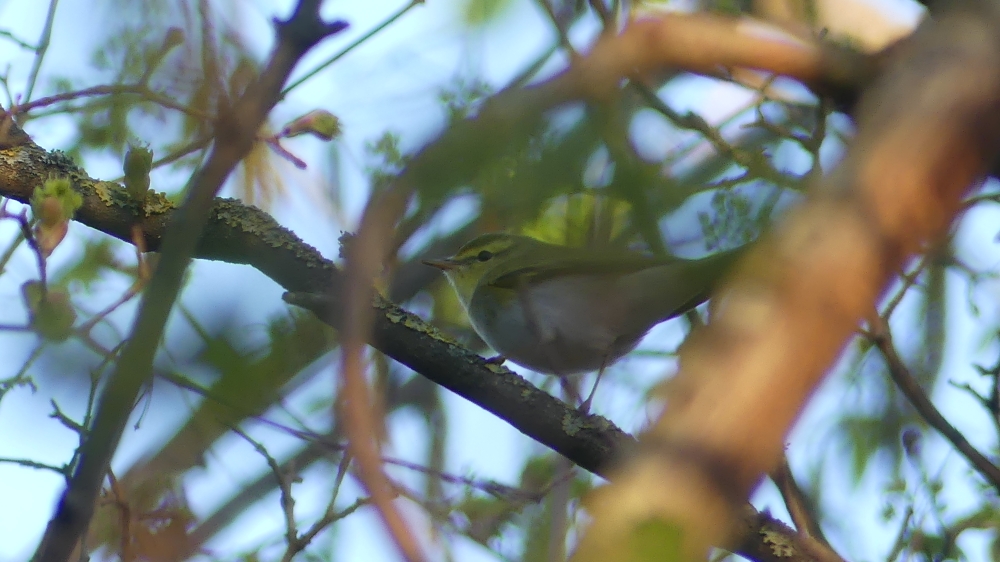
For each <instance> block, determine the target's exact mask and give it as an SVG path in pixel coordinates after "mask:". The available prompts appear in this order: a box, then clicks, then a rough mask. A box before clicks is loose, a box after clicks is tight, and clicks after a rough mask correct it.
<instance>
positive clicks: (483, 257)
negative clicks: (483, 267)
mask: <svg viewBox="0 0 1000 562" xmlns="http://www.w3.org/2000/svg"><path fill="white" fill-rule="evenodd" d="M476 259H477V260H479V261H490V260H491V259H493V252H491V251H489V250H483V251H482V252H479V255H477V256H476Z"/></svg>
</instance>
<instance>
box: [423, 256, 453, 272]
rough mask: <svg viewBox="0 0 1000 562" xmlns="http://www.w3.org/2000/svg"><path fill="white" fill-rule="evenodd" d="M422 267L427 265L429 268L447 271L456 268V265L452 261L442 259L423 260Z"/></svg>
mask: <svg viewBox="0 0 1000 562" xmlns="http://www.w3.org/2000/svg"><path fill="white" fill-rule="evenodd" d="M423 262H424V265H429V266H431V267H436V268H438V269H440V270H441V271H448V270H451V269H455V268H456V267H458V264H457V263H455V261H454V260H452V259H449V258H444V259H440V260H423Z"/></svg>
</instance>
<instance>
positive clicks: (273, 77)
mask: <svg viewBox="0 0 1000 562" xmlns="http://www.w3.org/2000/svg"><path fill="white" fill-rule="evenodd" d="M275 24H276V26H277V35H278V42H277V45H276V46H275V50H274V52H273V53H272V55H271V59H270V61H269V62H268V64H267V66H266V68H265V69H264V71H263V73H262V74H261V75H260V77H259V79H258V80H257V82H256V83H255V84H254V85H252V86H251V87H250V88H248V89H247V91H246V93H245V94H244V95H243V96H242V97H241V98H240V99H239V100H238V101H237V102H236V104H235V105H234V106H233V107H232V109H231V110H229V111H228V112H226V113H224V114H222V115H220V117H219V121H218V123H217V124H216V130H215V144H214V146H213V148H212V152H211V154H210V155H209V157H208V160H207V161H206V163H205V165H204V166H203V167H202V168H201V169H200V170H198V171H197V172H196V173H195V174H194V175H193V176H192V178H191V180H190V181H189V183H188V185H187V187H186V192H187V194H186V198H185V202H184V204H183V205H182V206H181V207H180V208H179V209H178V210H177V212H176V213H175V216H174V217H173V221H172V222H171V224H170V225H169V227H168V229H167V232H166V235H165V236H164V244H163V246H162V248H161V249H160V254H161V259H160V263H159V265H158V267H157V270H156V273H155V274H154V276H153V278H152V280H151V282H150V285H149V288H148V290H147V292H146V294H145V295H144V297H143V299H142V303H141V304H140V307H139V314H138V317H137V319H136V321H135V325H134V327H133V330H132V336H131V338H130V339H129V341H128V343H127V344H126V345H125V347H124V349H123V351H122V354H121V358H120V359H119V361H118V363H117V365H116V366H115V369H114V370H113V372H112V374H111V376H110V378H109V379H108V381H107V383H106V384H105V387H104V390H103V393H102V395H101V397H100V399H99V403H98V407H97V412H96V414H95V417H94V422H93V425H92V427H91V428H90V432H89V434H88V436H87V439H86V441H85V442H84V443H83V445H82V446H81V447H80V450H79V463H78V465H77V467H76V471H75V472H74V474H73V476H72V478H71V479H70V482H69V485H68V487H67V489H66V491H65V492H64V494H63V496H62V499H61V500H60V502H59V505H58V507H57V508H56V513H55V515H54V516H53V518H52V520H51V521H50V522H49V526H48V529H46V533H45V536H44V537H43V538H42V542H41V544H40V546H39V549H38V551H37V552H36V553H35V557H34V559H35V560H36V561H38V562H65V561H66V560H67V559H68V558H69V556H70V554H71V553H72V552H73V550H74V549H75V548H76V547H77V544H78V543H79V542H80V538H81V537H82V536H83V533H84V531H85V529H86V528H87V525H88V524H89V522H90V519H91V517H92V516H93V512H94V503H95V501H96V500H97V496H98V493H99V491H100V489H101V483H102V482H103V481H104V477H105V474H106V472H107V469H108V465H109V463H110V461H111V456H112V455H113V454H114V451H115V449H116V448H117V447H118V442H119V440H120V439H121V435H122V432H123V431H124V428H125V425H126V423H127V422H128V417H129V415H130V413H131V411H132V406H133V404H134V403H135V400H136V397H137V396H138V393H139V390H140V388H141V387H142V385H143V383H144V382H145V381H146V380H147V379H148V378H149V376H150V373H151V370H152V361H153V355H154V353H155V352H156V348H157V345H158V344H159V341H160V338H161V336H162V334H163V327H164V325H165V324H166V321H167V316H168V315H169V313H170V310H171V309H172V308H173V304H174V301H175V300H176V298H177V295H178V293H179V292H180V288H181V284H182V280H183V276H184V271H185V270H186V269H187V264H188V262H189V261H190V259H191V256H192V254H193V253H194V252H195V249H196V247H197V244H198V240H199V238H200V237H201V235H202V230H203V229H204V226H205V224H206V223H207V222H208V220H209V218H210V214H211V211H212V208H213V206H212V201H213V199H214V197H215V194H216V193H217V192H218V190H219V188H220V187H221V186H222V183H223V182H224V181H225V179H226V177H228V175H229V173H230V172H231V171H232V169H233V168H234V167H235V166H236V164H237V163H238V162H239V161H240V160H241V159H242V158H243V157H244V156H245V155H246V154H247V153H248V152H249V151H250V149H251V148H252V146H253V143H254V137H255V135H256V133H257V130H258V129H259V128H260V125H261V124H262V123H263V122H264V119H265V118H266V116H267V114H268V113H269V112H270V110H271V108H272V107H273V106H274V104H275V103H277V101H278V99H279V95H280V92H281V86H282V84H284V82H285V80H287V78H288V75H289V74H290V73H291V71H292V68H293V67H294V66H295V63H296V62H298V60H299V58H301V56H302V55H304V54H305V53H306V51H308V50H309V49H310V48H311V47H312V46H313V45H315V44H316V43H318V42H319V41H320V40H322V39H323V38H324V37H326V36H327V35H330V34H331V33H335V32H337V31H340V30H341V29H343V28H344V27H345V26H346V24H344V23H342V22H337V23H334V24H326V23H324V22H323V21H322V20H320V18H319V0H301V1H300V3H299V4H298V6H297V7H296V9H295V12H294V13H293V15H292V17H291V18H290V19H289V20H287V21H276V22H275Z"/></svg>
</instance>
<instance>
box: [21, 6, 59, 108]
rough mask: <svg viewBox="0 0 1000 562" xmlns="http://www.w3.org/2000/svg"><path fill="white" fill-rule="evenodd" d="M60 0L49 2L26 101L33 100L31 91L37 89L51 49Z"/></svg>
mask: <svg viewBox="0 0 1000 562" xmlns="http://www.w3.org/2000/svg"><path fill="white" fill-rule="evenodd" d="M58 4H59V0H51V1H50V2H49V11H48V13H47V14H46V15H45V26H44V27H43V28H42V37H41V39H39V41H38V48H37V49H35V61H34V63H32V65H31V72H29V73H28V85H27V87H26V88H25V89H24V101H25V102H27V101H30V100H31V93H32V92H33V91H34V90H35V83H36V82H37V81H38V71H39V70H41V68H42V61H43V60H44V59H45V53H46V52H48V50H49V42H50V41H51V40H52V23H53V22H54V21H55V19H56V6H57V5H58Z"/></svg>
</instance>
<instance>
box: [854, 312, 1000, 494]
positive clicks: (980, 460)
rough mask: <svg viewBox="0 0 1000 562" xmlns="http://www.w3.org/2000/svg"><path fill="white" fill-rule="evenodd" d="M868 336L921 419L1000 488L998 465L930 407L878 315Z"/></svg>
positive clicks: (932, 406) (922, 390) (993, 484)
mask: <svg viewBox="0 0 1000 562" xmlns="http://www.w3.org/2000/svg"><path fill="white" fill-rule="evenodd" d="M870 337H871V341H872V342H873V343H874V344H875V347H877V348H878V350H879V351H880V352H882V357H884V358H885V362H886V365H888V367H889V375H890V376H891V377H892V380H893V382H895V383H896V386H898V387H899V389H900V390H901V391H903V394H905V395H906V398H907V400H909V401H910V404H913V407H914V408H915V409H916V410H917V412H918V413H919V414H920V417H922V418H924V420H925V421H926V422H927V423H929V424H930V425H931V427H933V428H934V429H936V430H938V433H940V434H941V435H943V436H944V438H945V439H947V440H948V441H950V442H951V444H952V445H954V446H955V448H956V449H958V452H959V453H961V454H962V456H964V457H965V458H966V459H968V461H969V463H970V464H972V467H973V468H975V469H976V470H977V471H978V472H979V474H981V475H982V477H983V478H985V479H986V480H987V481H988V482H989V483H990V484H991V485H992V486H993V487H994V488H995V489H997V490H1000V468H998V467H997V465H995V464H993V462H991V461H990V459H988V458H986V456H985V455H983V454H982V453H980V452H979V450H978V449H976V448H975V447H973V446H972V444H971V443H969V440H968V439H966V438H965V436H964V435H962V432H961V431H959V430H957V429H955V426H953V425H951V424H950V423H948V420H947V419H945V417H944V416H943V415H941V412H939V411H938V409H937V408H935V407H934V403H933V402H931V399H930V398H929V397H928V396H927V393H926V392H924V389H922V388H920V384H919V383H917V379H915V378H914V377H913V374H912V373H911V372H910V370H909V369H908V368H907V367H906V365H905V364H904V363H903V360H902V358H900V357H899V353H897V352H896V346H895V345H893V342H892V332H891V331H890V330H889V326H888V324H886V322H885V319H883V318H882V317H881V316H879V317H877V319H875V320H873V326H872V330H871V334H870Z"/></svg>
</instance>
